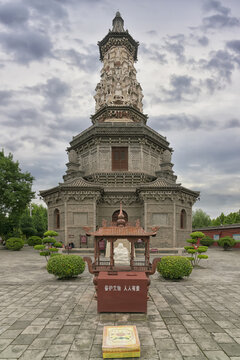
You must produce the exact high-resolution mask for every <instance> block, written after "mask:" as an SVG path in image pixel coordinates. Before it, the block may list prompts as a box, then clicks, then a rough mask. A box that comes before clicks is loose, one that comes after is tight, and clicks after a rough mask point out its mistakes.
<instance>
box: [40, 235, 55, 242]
mask: <svg viewBox="0 0 240 360" xmlns="http://www.w3.org/2000/svg"><path fill="white" fill-rule="evenodd" d="M42 242H43V244H54V243H55V242H56V240H55V239H54V238H53V237H50V236H48V237H45V238H43V239H42Z"/></svg>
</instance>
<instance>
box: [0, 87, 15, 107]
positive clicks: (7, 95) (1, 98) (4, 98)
mask: <svg viewBox="0 0 240 360" xmlns="http://www.w3.org/2000/svg"><path fill="white" fill-rule="evenodd" d="M12 95H13V94H12V92H11V91H9V90H0V106H1V105H4V106H5V105H7V104H8V102H9V100H10V99H11V97H12Z"/></svg>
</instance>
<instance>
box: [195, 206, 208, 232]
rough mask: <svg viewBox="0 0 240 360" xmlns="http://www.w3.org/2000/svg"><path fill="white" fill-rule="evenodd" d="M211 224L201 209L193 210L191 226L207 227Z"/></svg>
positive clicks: (196, 227)
mask: <svg viewBox="0 0 240 360" xmlns="http://www.w3.org/2000/svg"><path fill="white" fill-rule="evenodd" d="M210 225H211V218H210V216H209V215H208V214H206V213H205V212H204V211H203V210H202V209H198V210H196V211H194V212H193V217H192V227H193V229H198V228H201V227H207V226H210Z"/></svg>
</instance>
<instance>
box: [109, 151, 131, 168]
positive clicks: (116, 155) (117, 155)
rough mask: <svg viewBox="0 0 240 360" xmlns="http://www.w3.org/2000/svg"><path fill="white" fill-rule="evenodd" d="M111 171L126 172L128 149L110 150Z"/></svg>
mask: <svg viewBox="0 0 240 360" xmlns="http://www.w3.org/2000/svg"><path fill="white" fill-rule="evenodd" d="M112 170H128V148H127V147H113V148H112Z"/></svg>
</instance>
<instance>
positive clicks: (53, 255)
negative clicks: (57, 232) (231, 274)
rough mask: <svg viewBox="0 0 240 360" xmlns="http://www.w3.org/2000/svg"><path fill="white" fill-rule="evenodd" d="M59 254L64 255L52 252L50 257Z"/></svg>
mask: <svg viewBox="0 0 240 360" xmlns="http://www.w3.org/2000/svg"><path fill="white" fill-rule="evenodd" d="M56 255H57V256H58V255H62V254H59V253H52V254H50V257H53V256H56Z"/></svg>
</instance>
